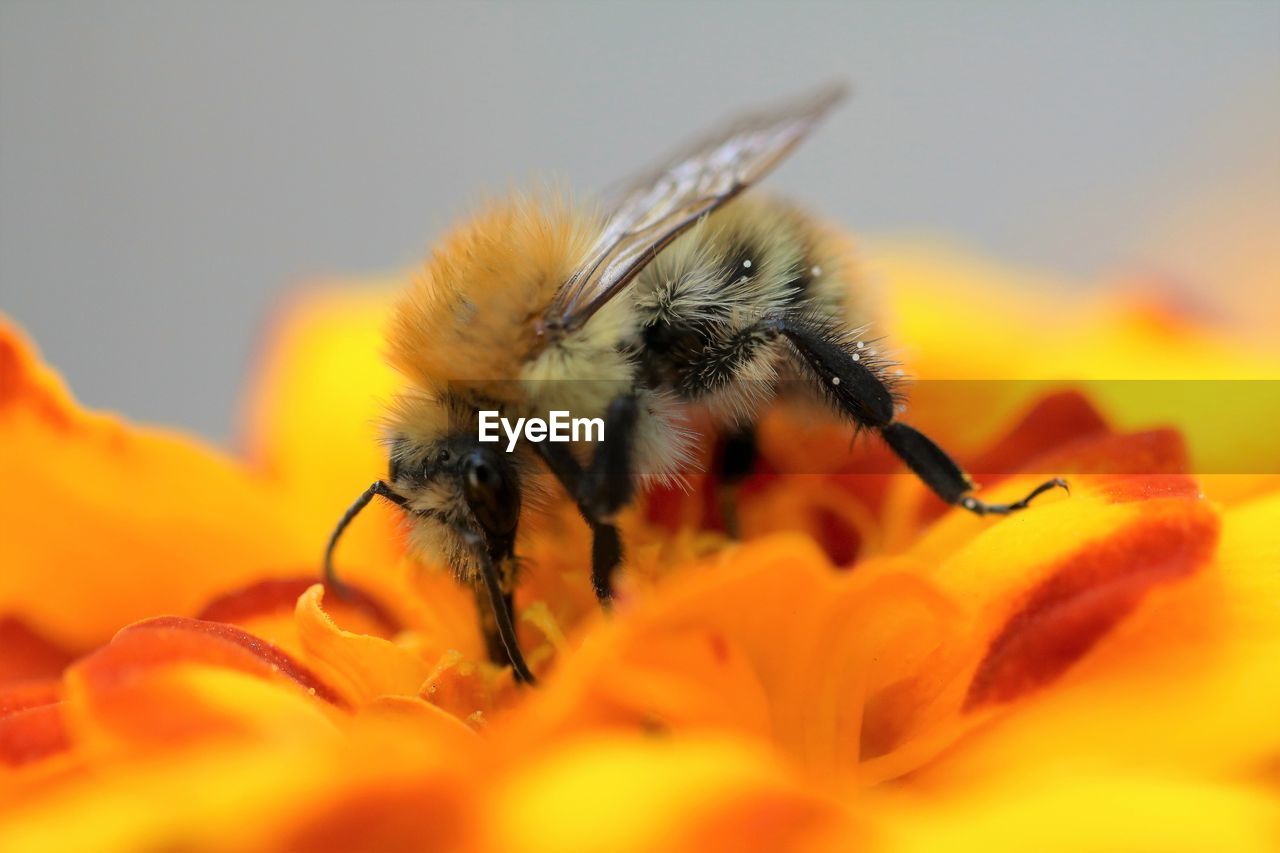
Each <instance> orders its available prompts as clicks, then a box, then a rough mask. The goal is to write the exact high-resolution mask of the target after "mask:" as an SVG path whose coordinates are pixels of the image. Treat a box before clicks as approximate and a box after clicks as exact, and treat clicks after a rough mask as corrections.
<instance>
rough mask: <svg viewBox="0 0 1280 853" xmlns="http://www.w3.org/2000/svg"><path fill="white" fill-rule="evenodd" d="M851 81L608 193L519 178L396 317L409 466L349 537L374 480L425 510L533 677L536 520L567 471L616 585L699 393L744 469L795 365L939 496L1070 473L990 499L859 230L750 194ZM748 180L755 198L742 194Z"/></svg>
mask: <svg viewBox="0 0 1280 853" xmlns="http://www.w3.org/2000/svg"><path fill="white" fill-rule="evenodd" d="M843 95H844V90H843V87H839V86H836V87H829V88H826V89H823V90H821V91H819V92H817V93H814V94H811V95H810V96H808V97H803V98H799V99H796V100H793V101H791V102H788V103H785V104H782V105H780V106H777V107H775V108H773V109H769V110H765V111H761V112H757V113H753V114H750V115H747V116H744V117H741V118H739V119H738V120H736V121H734V122H732V123H730V124H728V125H726V126H725V128H724V129H723V130H721V131H720V132H718V133H715V134H712V135H710V136H708V137H706V138H705V139H704V140H703V141H701V142H699V143H698V144H696V145H693V146H691V147H690V148H688V149H687V150H686V151H685V152H684V153H682V154H680V155H679V156H676V157H675V158H674V159H672V160H670V161H669V162H668V163H666V164H665V165H663V166H661V167H660V168H658V169H656V170H654V171H652V172H651V173H649V174H648V175H645V176H644V177H642V178H641V179H639V180H637V181H635V182H634V183H632V184H630V185H629V187H628V188H626V189H625V190H624V191H623V192H622V193H621V194H620V195H619V197H618V199H617V201H616V202H615V203H614V204H613V205H612V206H611V207H610V208H608V210H607V212H606V213H604V214H603V215H593V214H591V213H585V212H583V211H581V210H578V209H575V208H574V207H573V206H572V205H570V204H568V203H565V202H561V201H555V200H552V201H547V200H543V199H529V198H523V197H517V198H514V199H512V200H509V201H507V202H504V203H501V204H496V205H492V206H490V207H489V208H488V209H487V210H486V211H484V212H483V213H482V214H480V215H479V216H478V217H477V218H476V219H475V220H474V221H473V222H471V223H470V224H468V225H465V226H464V227H462V228H461V229H460V230H458V231H456V232H454V233H453V234H452V235H450V236H449V237H448V238H447V239H446V240H445V241H444V244H443V245H442V246H441V247H439V248H438V249H437V250H436V251H435V252H434V254H433V256H432V258H431V260H430V261H429V263H428V264H427V265H426V268H425V270H424V271H423V273H422V274H421V275H420V277H419V278H418V280H417V281H416V282H415V283H414V285H413V286H412V287H411V288H410V289H409V290H408V292H407V293H406V294H405V295H404V296H403V298H402V299H401V300H400V302H399V304H398V305H397V306H396V309H395V312H394V315H393V320H392V322H391V328H390V332H389V335H388V344H389V355H390V360H391V362H392V364H393V365H394V366H395V367H396V368H397V369H398V370H399V371H400V372H401V373H402V374H403V375H404V376H405V377H406V380H407V386H408V387H407V389H406V391H405V392H404V393H403V394H401V395H400V396H399V397H398V398H397V399H396V400H395V401H394V402H393V403H392V405H391V406H390V408H389V411H388V414H387V418H386V421H387V423H386V441H387V445H388V457H389V467H388V473H387V477H386V479H384V480H378V481H376V482H374V483H373V485H371V486H370V487H369V488H368V489H367V490H366V491H365V492H364V493H363V494H362V495H361V496H360V497H359V498H358V499H357V500H356V502H355V503H354V504H353V505H352V506H351V507H350V509H348V510H347V512H346V514H345V515H344V516H343V517H342V519H341V520H340V521H339V523H338V525H337V527H336V529H335V530H334V532H333V534H332V536H331V537H330V539H329V543H328V548H327V549H326V552H325V556H324V567H325V576H326V580H327V581H328V582H329V583H330V585H331V586H333V587H334V588H335V589H337V590H339V591H340V590H341V586H340V584H339V583H338V580H337V578H336V576H335V573H334V567H333V552H334V548H335V546H336V544H337V542H338V539H339V537H340V536H341V535H342V532H343V530H344V529H345V528H346V527H347V525H348V524H349V523H350V522H351V520H352V519H353V518H354V517H355V516H356V514H357V513H359V512H360V511H361V510H362V509H363V508H364V507H365V506H366V505H368V503H369V502H370V501H371V500H373V498H374V497H382V498H385V499H386V500H388V501H390V502H392V503H394V504H395V505H397V506H398V507H400V509H401V510H403V512H404V514H405V517H406V519H407V521H408V525H407V527H408V541H409V547H410V549H411V551H413V552H415V553H418V554H421V555H425V556H430V557H434V558H435V559H437V560H443V561H444V562H446V563H447V564H448V565H450V566H451V567H452V568H453V569H454V571H455V572H456V573H457V575H458V577H459V579H460V580H461V581H462V582H464V583H467V584H469V585H471V586H472V588H473V589H474V590H475V591H476V594H477V602H478V604H479V605H480V606H481V610H480V612H481V613H482V614H484V615H482V622H483V623H484V630H485V635H486V640H487V643H488V646H489V652H490V655H491V657H493V658H494V659H495V662H498V663H505V662H510V664H511V666H512V668H513V672H514V677H515V678H516V679H517V681H520V682H526V683H532V682H533V681H534V676H533V674H532V673H531V672H530V670H529V667H528V665H527V664H526V662H525V660H524V657H523V655H522V654H521V652H520V648H519V646H518V644H517V642H516V633H515V629H514V627H513V612H512V590H513V587H514V585H515V582H516V577H515V575H516V566H517V561H516V555H515V541H516V531H517V528H518V526H519V521H520V518H521V512H522V507H524V506H526V505H527V504H529V503H530V501H531V500H532V499H533V498H534V492H535V486H534V481H535V479H539V478H538V477H537V475H538V474H540V473H543V472H547V471H549V472H550V474H552V475H554V480H555V481H558V483H559V484H560V486H561V487H563V489H564V491H565V492H567V494H568V495H569V497H570V498H571V499H572V500H573V501H574V502H575V503H576V505H577V507H578V510H579V511H580V513H581V515H582V517H583V519H584V520H585V521H586V523H587V524H588V525H589V526H590V528H591V531H592V538H593V544H592V553H591V581H592V585H593V587H594V589H595V593H596V596H597V597H598V599H599V601H600V602H601V604H602V606H605V607H607V606H608V605H609V602H610V600H611V596H612V590H613V583H612V581H613V575H614V573H615V570H616V569H617V568H618V566H619V564H620V563H621V561H622V556H623V547H622V541H621V538H620V536H619V533H618V529H617V527H616V526H615V523H614V522H615V518H616V516H617V514H618V512H619V511H620V510H621V509H622V508H624V507H625V506H627V505H628V504H629V503H630V502H631V501H632V500H633V499H634V498H635V496H636V494H637V493H638V491H640V490H641V489H642V488H643V487H644V486H645V485H646V484H647V483H648V482H651V481H652V480H654V479H663V478H670V477H674V476H678V475H679V473H680V470H681V469H682V468H683V467H684V466H685V465H687V463H688V460H689V459H690V458H691V453H692V450H693V448H692V446H691V442H692V441H693V439H692V437H691V434H690V431H689V430H688V429H686V428H685V423H686V420H685V417H686V414H687V413H689V412H690V411H693V410H695V409H701V410H704V411H705V412H706V413H708V415H709V417H710V418H711V420H712V421H713V422H714V423H715V424H717V425H719V426H720V427H722V428H723V429H724V430H725V431H726V432H727V433H730V434H732V435H733V436H735V444H734V452H732V453H728V454H726V458H727V459H728V460H729V461H728V463H727V470H726V471H725V472H724V473H725V474H726V475H729V476H730V477H733V476H741V474H742V473H743V472H744V471H745V470H746V469H748V468H749V467H750V465H749V460H750V458H751V437H750V424H751V422H752V420H753V418H754V416H755V413H756V412H757V411H758V410H759V407H760V406H761V405H764V404H766V403H768V402H769V400H770V398H771V397H772V396H774V395H775V390H776V387H777V380H778V379H779V378H780V377H787V376H793V375H797V374H798V375H800V376H806V377H808V378H809V379H810V380H811V385H812V387H813V393H814V395H815V396H816V397H817V398H819V399H820V400H822V401H825V403H826V404H827V406H829V407H830V409H831V410H832V411H834V412H835V413H836V415H838V416H839V417H842V418H844V419H846V420H847V421H848V422H849V423H850V425H851V427H852V428H854V429H855V430H871V431H875V432H877V433H879V435H880V436H881V437H882V438H883V439H884V441H885V442H886V443H887V444H888V446H889V448H890V449H891V450H892V451H893V452H894V453H895V454H896V455H897V456H898V457H900V458H901V459H902V460H903V461H904V462H905V463H906V465H907V466H908V467H909V468H910V469H911V471H913V472H914V473H915V475H916V476H917V477H919V478H920V479H921V480H922V481H923V482H924V483H925V484H926V485H927V486H928V487H929V488H930V489H932V490H933V492H935V493H936V494H937V495H938V497H940V498H941V499H942V500H944V501H946V502H947V503H948V504H953V505H957V506H960V507H963V508H964V509H966V510H968V511H970V512H973V513H976V514H978V515H986V514H993V513H994V514H1008V513H1012V512H1016V511H1018V510H1021V509H1024V508H1025V507H1026V506H1027V505H1028V504H1029V503H1030V501H1031V500H1032V499H1033V498H1035V497H1036V496H1037V495H1039V494H1041V493H1043V492H1045V491H1047V490H1049V489H1052V488H1055V487H1062V488H1065V487H1066V483H1065V482H1063V481H1062V480H1060V479H1053V480H1049V481H1047V482H1045V483H1043V484H1041V485H1040V486H1038V487H1037V488H1035V489H1034V490H1032V491H1031V492H1030V493H1029V494H1028V495H1027V496H1026V497H1024V498H1023V499H1022V500H1019V501H1016V502H1014V503H1008V504H992V503H985V502H983V501H981V500H979V499H978V498H976V497H974V496H973V494H972V492H973V490H974V484H973V482H972V481H971V480H970V478H969V477H968V475H966V474H965V472H964V471H963V470H962V469H961V468H960V466H959V465H957V464H956V463H955V462H954V461H953V460H952V459H951V457H950V456H948V455H947V453H946V452H944V451H943V450H942V449H941V448H940V447H939V446H938V445H937V444H936V443H934V441H933V440H931V439H930V438H928V437H927V436H926V435H924V434H923V433H921V432H920V431H918V430H916V429H914V428H912V427H911V426H909V425H908V424H906V423H903V422H902V421H900V420H898V419H897V415H898V413H899V410H898V402H899V390H898V389H897V388H896V386H895V381H894V379H895V377H894V375H893V373H892V371H891V370H890V365H889V364H888V363H887V362H886V361H884V360H883V359H882V358H880V357H877V355H875V348H873V347H870V346H868V345H867V343H868V342H867V340H866V339H865V338H864V337H863V332H864V330H865V329H866V328H867V326H868V321H869V319H870V316H869V312H870V309H869V307H868V306H867V305H865V304H863V300H862V299H861V297H860V291H859V289H858V288H857V287H856V286H855V285H856V276H855V272H854V265H853V261H852V259H851V257H850V252H849V250H848V248H847V247H846V245H845V243H844V241H843V240H842V239H841V237H840V235H839V234H836V233H833V232H832V231H830V230H828V229H827V228H826V227H824V226H823V225H821V224H819V223H818V222H816V221H815V220H814V219H813V218H812V217H810V216H809V215H808V214H806V213H805V212H803V211H802V210H800V209H798V208H795V207H792V206H790V205H788V204H785V203H782V202H779V201H776V200H772V199H769V198H764V197H755V196H754V194H748V195H744V193H745V191H746V190H748V189H749V188H751V187H752V186H753V185H754V184H756V183H757V182H758V181H759V180H760V179H761V178H762V177H764V176H765V175H766V174H767V173H768V172H769V171H770V170H771V169H773V168H774V166H776V165H777V164H778V162H779V161H781V160H782V159H783V158H784V157H786V156H787V155H788V154H790V153H791V151H792V150H793V149H794V148H795V147H796V146H797V145H798V144H799V143H800V142H801V140H803V139H804V138H805V137H806V136H807V135H808V134H809V133H810V132H811V131H812V130H813V129H814V128H815V126H817V125H818V124H819V123H820V121H821V120H822V119H823V118H824V116H826V115H827V113H828V112H829V111H830V110H831V108H832V107H833V106H835V105H836V104H837V103H838V102H839V101H840V100H841V99H842V98H843ZM740 196H742V197H741V198H739V197H740ZM554 410H563V411H567V412H572V413H573V415H574V416H576V417H586V418H598V419H601V420H602V422H603V425H604V430H603V433H604V435H603V439H602V440H600V441H597V442H593V443H590V444H586V443H582V442H579V443H578V444H577V445H574V444H566V443H558V442H554V441H540V442H537V441H531V440H527V439H528V438H529V437H530V433H529V432H528V430H526V434H525V438H526V440H522V441H518V442H517V441H515V439H514V438H513V441H512V446H511V452H507V450H506V449H505V448H504V446H503V445H502V444H495V443H492V442H484V441H481V440H480V424H479V413H481V412H483V411H491V412H497V413H500V414H501V415H502V416H503V417H507V418H513V419H519V418H526V419H527V418H533V417H537V416H540V415H546V414H547V413H548V412H549V411H554Z"/></svg>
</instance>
